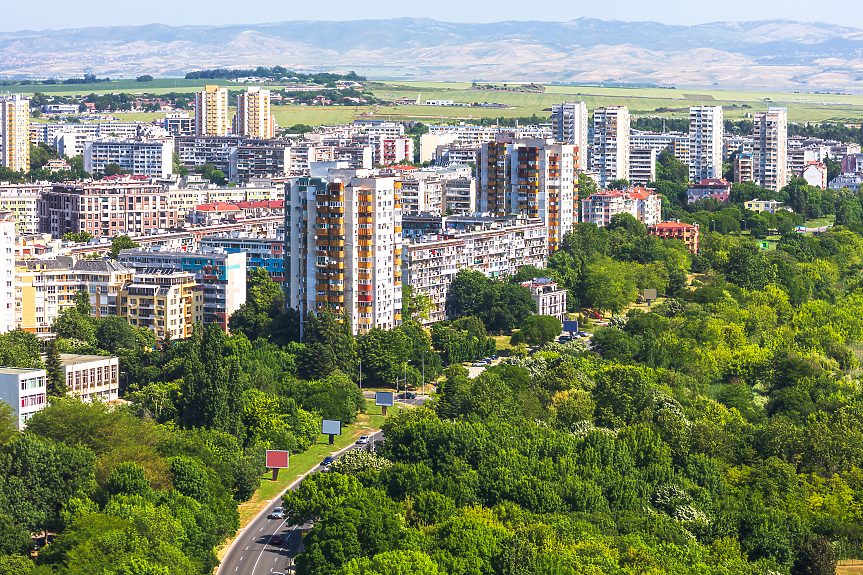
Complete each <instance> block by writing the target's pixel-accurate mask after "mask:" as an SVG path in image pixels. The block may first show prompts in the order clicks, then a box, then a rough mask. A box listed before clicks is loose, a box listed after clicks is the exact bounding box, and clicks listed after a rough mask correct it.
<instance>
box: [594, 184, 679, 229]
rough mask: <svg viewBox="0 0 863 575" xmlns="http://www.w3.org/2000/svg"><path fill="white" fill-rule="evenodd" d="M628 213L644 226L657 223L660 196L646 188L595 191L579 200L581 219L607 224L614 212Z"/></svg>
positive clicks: (660, 207) (597, 223)
mask: <svg viewBox="0 0 863 575" xmlns="http://www.w3.org/2000/svg"><path fill="white" fill-rule="evenodd" d="M622 213H628V214H632V216H633V217H634V218H635V219H637V220H638V221H640V222H641V223H643V224H644V225H646V226H652V225H654V224H658V223H659V222H660V221H661V219H662V218H661V215H662V197H661V196H660V195H659V194H657V193H655V192H654V191H653V190H649V189H647V188H630V189H626V190H607V191H601V192H597V193H595V194H592V195H590V196H589V197H587V198H585V199H584V200H583V201H582V202H581V221H582V222H590V223H593V224H596V225H597V226H607V225H608V224H609V223H611V218H612V216H614V215H615V214H622Z"/></svg>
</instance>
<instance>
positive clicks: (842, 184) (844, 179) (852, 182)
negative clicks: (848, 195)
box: [829, 174, 863, 192]
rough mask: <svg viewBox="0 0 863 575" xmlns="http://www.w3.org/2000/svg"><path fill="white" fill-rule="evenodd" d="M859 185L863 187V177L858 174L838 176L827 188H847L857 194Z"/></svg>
mask: <svg viewBox="0 0 863 575" xmlns="http://www.w3.org/2000/svg"><path fill="white" fill-rule="evenodd" d="M861 185H863V176H861V175H860V174H840V175H838V176H836V177H835V178H833V179H832V180H831V181H830V186H829V187H830V189H831V190H841V189H842V188H848V189H849V190H851V191H852V192H859V191H860V186H861Z"/></svg>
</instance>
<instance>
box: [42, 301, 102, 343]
mask: <svg viewBox="0 0 863 575" xmlns="http://www.w3.org/2000/svg"><path fill="white" fill-rule="evenodd" d="M51 331H53V332H54V333H56V334H57V335H58V336H59V337H62V338H66V339H70V338H73V339H79V340H82V341H86V342H87V343H93V342H94V341H95V333H94V329H93V324H92V322H91V321H90V317H89V316H84V315H82V314H81V312H80V311H78V309H77V308H74V307H71V308H66V309H64V310H63V311H62V312H61V313H60V315H58V316H57V317H56V318H55V319H54V323H53V324H52V325H51Z"/></svg>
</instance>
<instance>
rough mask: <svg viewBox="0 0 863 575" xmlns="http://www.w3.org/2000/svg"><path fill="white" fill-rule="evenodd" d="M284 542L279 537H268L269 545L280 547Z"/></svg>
mask: <svg viewBox="0 0 863 575" xmlns="http://www.w3.org/2000/svg"><path fill="white" fill-rule="evenodd" d="M284 540H285V539H284V538H283V537H282V536H281V535H273V536H272V537H270V545H281V544H282V542H283V541H284Z"/></svg>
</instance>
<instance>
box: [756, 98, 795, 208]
mask: <svg viewBox="0 0 863 575" xmlns="http://www.w3.org/2000/svg"><path fill="white" fill-rule="evenodd" d="M753 121H754V131H753V135H752V138H753V139H754V140H755V146H754V148H753V150H752V151H753V156H754V158H753V159H754V161H755V165H754V172H755V174H754V176H755V181H757V182H758V185H760V186H761V187H763V188H767V189H768V190H773V191H774V192H778V191H779V190H781V189H782V188H783V187H785V185H786V184H787V183H788V182H790V181H791V177H790V174H789V173H788V109H787V108H779V107H771V108H768V110H767V112H759V113H757V114H755V116H754V118H753Z"/></svg>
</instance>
